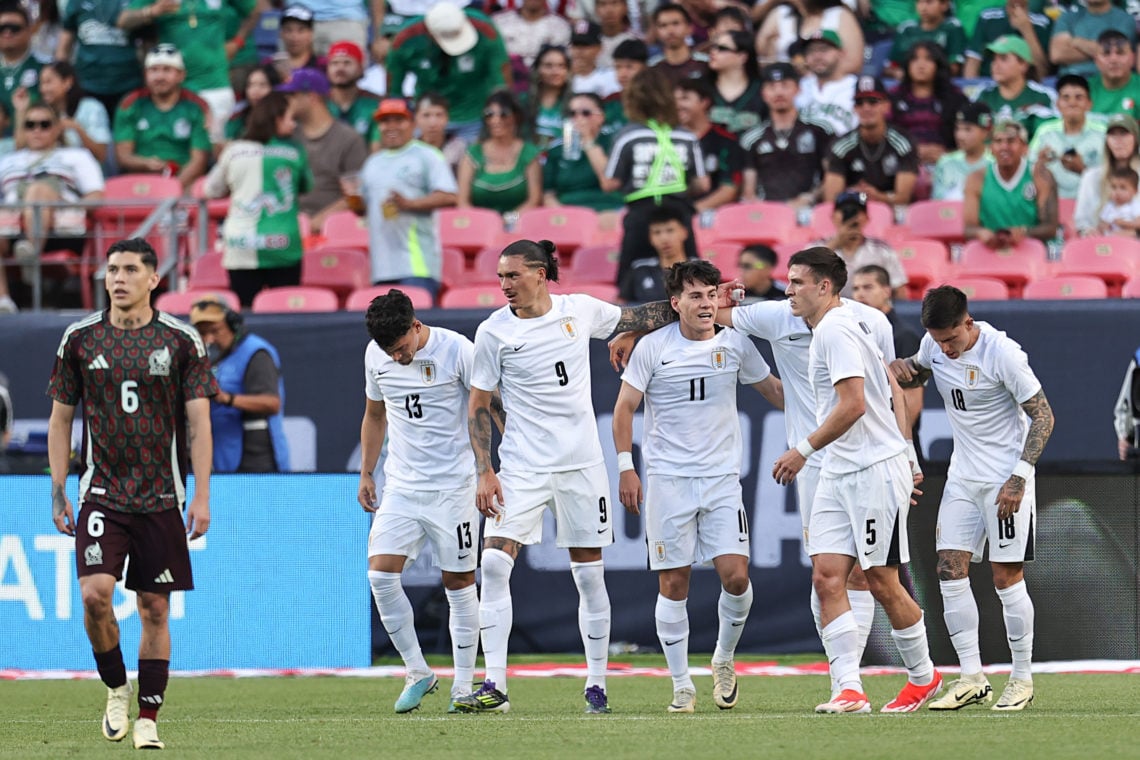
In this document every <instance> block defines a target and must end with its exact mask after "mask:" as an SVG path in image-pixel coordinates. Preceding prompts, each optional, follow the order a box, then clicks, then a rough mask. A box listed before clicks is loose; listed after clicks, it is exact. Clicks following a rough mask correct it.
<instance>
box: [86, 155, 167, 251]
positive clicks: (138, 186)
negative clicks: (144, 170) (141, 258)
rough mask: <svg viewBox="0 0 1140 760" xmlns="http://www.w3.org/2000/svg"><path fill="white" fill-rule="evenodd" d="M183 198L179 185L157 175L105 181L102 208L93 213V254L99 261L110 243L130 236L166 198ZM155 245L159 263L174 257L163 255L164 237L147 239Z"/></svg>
mask: <svg viewBox="0 0 1140 760" xmlns="http://www.w3.org/2000/svg"><path fill="white" fill-rule="evenodd" d="M181 197H182V183H181V182H179V181H178V180H177V179H175V178H174V177H163V176H161V175H158V174H120V175H119V176H117V177H111V178H110V179H108V180H107V181H106V184H105V185H104V188H103V204H104V205H103V206H101V207H99V208H97V209H95V210H94V211H93V212H92V216H93V218H94V220H95V251H96V253H97V255H98V256H100V257H102V256H103V255H104V254H105V252H106V250H107V248H108V247H109V246H110V243H111V241H113V240H119V239H121V238H124V237H127V236H128V235H130V234H131V233H132V232H133V231H134V229H135V228H136V227H138V225H139V223H140V222H142V221H143V220H144V219H146V218H147V217H148V216H150V214H151V213H153V212H154V210H155V208H157V207H158V206H159V205H161V204H162V202H163V201H165V200H167V199H169V198H181ZM148 240H151V241H152V243H153V244H154V245H155V250H156V251H157V252H158V257H159V260H160V261H162V260H163V259H166V258H168V257H170V256H176V255H177V251H166V250H165V249H166V245H165V235H160V236H158V237H157V238H155V237H148Z"/></svg>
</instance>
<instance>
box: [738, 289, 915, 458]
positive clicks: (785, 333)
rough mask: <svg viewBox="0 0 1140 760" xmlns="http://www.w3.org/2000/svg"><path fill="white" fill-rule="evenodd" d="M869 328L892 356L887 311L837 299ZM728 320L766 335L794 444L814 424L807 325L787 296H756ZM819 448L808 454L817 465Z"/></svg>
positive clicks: (889, 358)
mask: <svg viewBox="0 0 1140 760" xmlns="http://www.w3.org/2000/svg"><path fill="white" fill-rule="evenodd" d="M841 300H842V303H843V307H844V308H847V307H849V308H850V309H851V310H852V311H853V312H854V313H856V314H858V315H859V316H860V318H861V319H862V321H864V322H866V324H867V325H868V326H869V327H870V328H871V334H872V335H873V336H874V339H875V343H876V345H878V347H879V350H880V351H882V352H883V355H884V356H885V357H886V358H887V361H888V362H891V361H894V358H895V340H894V333H893V331H892V330H891V323H890V321H889V320H888V319H887V316H886V315H885V314H883V313H882V312H881V311H879V310H878V309H872V308H871V307H870V306H866V305H864V304H861V303H859V302H858V301H849V300H847V299H841ZM732 325H733V327H735V328H736V329H738V330H740V331H742V332H745V333H747V334H748V335H755V336H756V337H757V338H761V339H763V340H766V341H768V343H769V344H770V345H771V346H772V356H773V357H774V358H775V360H776V369H777V371H778V372H779V375H780V379H781V380H782V381H783V383H784V429H785V430H786V432H787V438H788V448H791V447H792V446H795V445H796V443H798V442H799V441H802V440H803V439H804V438H806V437H807V436H808V435H810V434H811V433H812V431H814V430H815V429H816V428H818V427H819V422H818V421H817V420H816V417H815V393H814V391H813V390H812V384H811V376H810V375H809V374H808V351H809V349H810V348H811V337H812V334H811V329H810V328H809V327H808V326H807V323H806V322H804V320H803V318H802V317H797V316H795V315H794V314H792V306H791V304H790V303H789V302H788V301H761V302H759V303H754V304H749V305H747V306H737V307H736V308H734V309H733V310H732ZM822 460H823V453H822V452H820V453H818V454H812V455H811V456H810V457H808V465H809V466H812V467H818V466H819V465H820V463H821V462H822Z"/></svg>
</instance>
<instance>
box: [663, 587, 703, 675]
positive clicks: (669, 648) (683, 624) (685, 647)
mask: <svg viewBox="0 0 1140 760" xmlns="http://www.w3.org/2000/svg"><path fill="white" fill-rule="evenodd" d="M688 605H689V600H688V599H680V600H676V601H674V600H673V599H667V598H665V597H664V596H662V595H661V594H658V595H657V608H656V609H655V610H654V611H653V617H654V620H655V621H656V623H657V638H659V639H660V640H661V651H662V652H664V653H665V662H666V663H667V664H668V665H669V674H670V675H672V676H673V691H677V690H678V689H693V688H694V687H693V679H692V676H690V675H689V609H688Z"/></svg>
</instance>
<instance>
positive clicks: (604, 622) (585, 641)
mask: <svg viewBox="0 0 1140 760" xmlns="http://www.w3.org/2000/svg"><path fill="white" fill-rule="evenodd" d="M570 574H571V575H572V576H574V585H576V586H577V587H578V631H579V632H580V633H581V634H582V648H583V649H584V650H585V652H586V688H587V689H588V688H590V687H591V686H601V687H602V688H603V689H604V688H606V668H607V667H608V666H609V662H610V595H609V594H608V593H607V592H606V576H605V567H604V565H603V563H602V560H597V561H596V562H571V563H570Z"/></svg>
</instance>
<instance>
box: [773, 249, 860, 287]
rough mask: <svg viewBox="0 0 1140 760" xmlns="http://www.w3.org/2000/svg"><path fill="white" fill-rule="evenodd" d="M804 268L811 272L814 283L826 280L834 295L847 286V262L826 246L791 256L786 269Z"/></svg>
mask: <svg viewBox="0 0 1140 760" xmlns="http://www.w3.org/2000/svg"><path fill="white" fill-rule="evenodd" d="M794 266H804V267H807V268H808V269H810V270H811V273H812V275H813V276H814V277H815V279H816V281H823V280H828V281H830V282H831V289H832V292H834V293H835V295H839V291H841V290H843V287H844V286H845V285H846V284H847V262H846V261H844V260H843V257H842V256H840V255H839V254H837V253H836V252H835V251H833V250H831V249H830V248H828V247H827V246H823V245H816V246H812V247H811V248H805V249H803V250H802V251H799V252H798V253H794V254H792V258H790V259H788V268H789V269H791V268H792V267H794Z"/></svg>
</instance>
